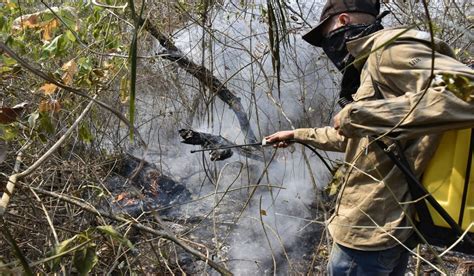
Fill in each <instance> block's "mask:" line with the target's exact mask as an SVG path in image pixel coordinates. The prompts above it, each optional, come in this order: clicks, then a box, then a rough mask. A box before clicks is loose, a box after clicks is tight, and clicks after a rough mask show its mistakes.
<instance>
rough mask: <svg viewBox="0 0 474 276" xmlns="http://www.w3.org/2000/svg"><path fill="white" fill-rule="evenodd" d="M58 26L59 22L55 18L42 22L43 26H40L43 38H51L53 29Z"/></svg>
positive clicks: (48, 39) (47, 39)
mask: <svg viewBox="0 0 474 276" xmlns="http://www.w3.org/2000/svg"><path fill="white" fill-rule="evenodd" d="M58 26H59V22H58V20H57V19H53V20H50V21H48V22H46V23H44V24H43V26H42V27H41V29H42V38H43V40H44V41H50V40H51V39H52V38H53V36H52V33H53V31H54V29H56V28H57V27H58Z"/></svg>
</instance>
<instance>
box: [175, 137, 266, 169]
mask: <svg viewBox="0 0 474 276" xmlns="http://www.w3.org/2000/svg"><path fill="white" fill-rule="evenodd" d="M179 135H180V136H181V138H183V141H181V143H184V144H189V145H201V146H202V147H203V148H205V149H214V148H219V147H224V146H234V145H236V144H235V143H233V142H231V141H229V140H228V139H226V138H224V137H222V136H220V135H213V134H209V133H204V132H198V131H194V130H192V129H180V130H179ZM232 150H235V151H236V152H237V153H238V154H239V155H242V156H244V157H248V158H250V159H254V160H258V161H263V152H262V151H261V148H257V147H239V148H234V149H225V150H212V151H211V152H210V157H211V160H212V161H218V160H224V159H227V158H230V157H231V156H232Z"/></svg>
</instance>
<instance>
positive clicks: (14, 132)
mask: <svg viewBox="0 0 474 276" xmlns="http://www.w3.org/2000/svg"><path fill="white" fill-rule="evenodd" d="M0 129H1V130H2V131H0V133H1V135H0V139H2V140H4V141H6V142H8V141H13V140H15V139H16V138H17V137H18V129H17V128H16V126H14V125H12V124H10V125H0Z"/></svg>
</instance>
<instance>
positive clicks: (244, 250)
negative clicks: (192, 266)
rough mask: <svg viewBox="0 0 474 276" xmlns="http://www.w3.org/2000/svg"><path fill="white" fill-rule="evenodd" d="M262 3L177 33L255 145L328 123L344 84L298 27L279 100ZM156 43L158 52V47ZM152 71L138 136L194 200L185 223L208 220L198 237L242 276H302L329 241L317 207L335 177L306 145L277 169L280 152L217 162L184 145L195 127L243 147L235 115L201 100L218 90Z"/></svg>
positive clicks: (171, 72)
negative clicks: (297, 275) (295, 273)
mask: <svg viewBox="0 0 474 276" xmlns="http://www.w3.org/2000/svg"><path fill="white" fill-rule="evenodd" d="M260 4H263V6H265V3H259V2H258V1H257V2H255V5H256V6H255V7H256V8H254V9H253V10H252V11H249V12H248V13H245V12H243V11H242V8H241V7H238V6H234V5H233V4H232V3H231V1H229V2H228V3H226V4H224V7H223V8H222V9H218V10H217V11H214V12H213V14H212V27H211V29H210V30H211V33H207V32H203V30H202V28H201V27H200V26H197V25H190V26H189V27H187V28H185V29H182V30H180V31H179V32H178V33H176V34H175V43H176V45H177V46H178V48H180V49H181V50H182V52H183V53H185V54H186V56H187V57H188V58H190V59H192V60H193V61H195V62H197V63H200V62H201V61H202V62H203V64H204V65H205V66H206V67H207V68H209V69H211V70H212V71H213V73H214V75H215V76H217V77H218V78H219V79H220V80H221V81H223V82H224V83H225V85H226V86H227V87H228V88H229V89H230V90H231V91H232V92H234V93H235V94H236V95H237V96H238V97H240V99H241V101H242V104H243V106H244V107H245V108H247V112H248V115H249V118H250V121H251V124H252V129H253V130H254V131H255V132H256V135H257V139H261V138H263V137H264V136H265V135H268V134H271V133H273V132H275V131H277V130H282V129H286V128H290V127H291V126H292V125H293V126H295V127H303V126H304V127H310V126H311V127H316V126H320V125H325V124H328V123H329V119H330V116H329V115H328V113H329V112H330V111H332V110H333V107H334V101H333V99H334V98H335V97H334V94H335V91H336V90H335V88H334V83H335V81H336V80H335V79H333V75H332V74H331V71H330V69H328V67H327V64H328V62H327V58H326V57H324V56H323V55H321V53H320V52H319V50H317V49H315V48H313V47H312V46H309V45H306V44H305V43H304V42H303V41H302V40H301V38H300V36H301V33H303V32H305V31H307V30H308V29H309V28H308V27H305V28H301V26H303V25H302V22H293V23H291V25H290V27H291V28H293V32H292V33H291V34H290V35H289V38H288V43H289V45H288V47H282V48H281V57H282V59H281V62H282V72H281V79H282V82H281V91H280V93H279V92H278V91H277V88H276V87H277V85H276V77H275V75H274V72H273V70H272V63H271V56H270V54H268V50H269V48H268V47H269V45H268V34H267V31H268V26H267V25H266V23H264V17H262V16H261V14H260V12H261V9H259V8H258V6H259V5H260ZM290 5H293V6H294V5H296V3H290ZM294 8H300V9H302V12H303V14H304V15H306V16H308V17H307V18H306V19H307V20H310V21H312V22H313V21H314V20H311V18H313V19H314V18H316V14H318V12H319V10H318V9H317V8H314V7H311V6H299V7H294ZM203 33H204V34H205V40H204V41H203V40H202V35H203ZM203 42H204V43H203ZM203 45H204V46H205V50H204V51H203V49H202V46H203ZM155 46H156V49H155V51H156V52H159V51H160V46H158V45H155ZM203 53H205V54H204V56H203ZM148 66H149V67H150V68H151V69H150V70H152V71H154V72H155V77H154V79H148V80H145V79H143V80H142V82H141V83H140V85H141V87H142V91H143V92H142V93H140V94H139V96H138V97H139V98H140V99H139V104H138V107H137V114H139V115H138V116H137V117H139V118H140V119H141V121H142V124H141V126H140V129H142V130H145V132H146V133H145V136H146V137H147V139H148V142H149V146H150V150H149V152H148V153H147V156H146V158H147V159H148V160H149V161H151V162H153V163H156V164H157V165H158V167H160V168H161V170H162V171H163V172H164V173H166V174H167V175H170V176H172V177H173V178H175V179H176V180H177V181H179V182H181V183H184V184H186V185H187V188H188V189H189V190H190V191H191V192H192V193H193V198H194V201H193V202H191V203H189V204H186V205H184V206H181V207H179V208H181V210H182V212H183V216H184V217H185V218H186V219H192V218H198V219H199V220H200V221H202V222H203V223H202V224H200V227H201V228H200V229H201V230H202V229H204V230H203V231H200V232H199V235H197V234H196V235H194V236H195V237H198V236H199V238H201V239H203V243H206V242H207V244H208V243H211V244H212V247H213V250H214V252H215V254H216V256H217V257H218V258H219V259H221V260H222V259H224V260H226V261H227V264H228V265H229V267H230V268H231V270H232V272H233V273H235V274H236V275H248V274H256V273H258V274H265V273H273V272H275V273H278V274H288V272H289V271H292V270H294V269H295V268H294V266H295V265H296V264H295V262H297V261H295V260H301V259H302V258H303V256H304V255H305V254H306V255H308V254H310V253H311V250H312V249H313V246H314V243H315V240H316V239H318V238H319V235H320V234H321V231H322V228H323V226H322V225H320V224H317V223H314V222H311V220H314V219H315V218H316V217H317V216H318V213H317V210H316V208H315V207H314V206H315V205H316V204H315V202H316V200H317V199H318V197H319V194H320V189H322V188H323V186H324V184H325V183H327V182H328V179H329V177H330V176H329V172H327V170H326V169H325V168H324V167H323V166H322V165H321V162H320V161H319V160H317V158H316V157H315V156H313V154H312V153H310V152H308V151H306V152H305V154H306V155H307V157H308V159H307V160H309V161H305V158H304V157H303V148H302V147H300V146H294V149H293V151H292V150H291V149H285V150H278V152H277V153H276V154H275V157H274V158H273V160H272V161H271V162H270V160H271V159H272V158H271V157H272V155H273V150H272V149H266V150H265V160H266V162H259V161H254V160H248V159H245V158H243V157H242V156H239V155H238V154H236V153H234V155H233V156H232V157H231V158H230V159H228V160H225V161H222V162H216V163H214V162H210V161H209V158H208V157H207V156H205V158H203V157H202V155H201V154H190V153H189V151H190V150H191V149H194V148H195V147H196V146H191V145H183V144H180V143H179V141H180V138H179V137H178V135H177V130H178V129H180V128H183V127H184V128H193V129H194V130H196V131H202V132H208V133H212V134H215V135H222V136H223V137H225V138H227V139H229V140H231V141H233V142H235V143H243V142H244V137H243V135H242V132H241V130H240V126H239V124H238V121H237V118H236V117H235V114H234V113H233V112H232V111H231V110H230V109H229V108H228V106H226V104H225V103H223V102H221V101H220V100H213V101H211V102H208V103H207V104H208V105H203V104H202V102H203V98H206V97H209V98H212V97H210V95H209V93H210V92H209V91H205V90H203V89H202V87H200V84H199V82H198V81H196V80H195V79H194V78H193V77H191V76H189V75H187V74H186V73H184V71H182V70H180V69H176V68H174V69H173V68H170V66H169V64H166V63H163V62H161V63H160V62H157V63H156V64H153V65H148ZM157 73H160V74H157ZM156 76H161V78H159V77H156ZM214 98H216V97H214ZM196 102H197V103H198V105H195V104H194V103H196ZM193 108H194V109H193ZM201 111H202V113H201ZM157 114H158V115H157ZM190 118H191V119H190ZM329 157H331V158H336V157H337V155H330V156H329ZM196 231H197V230H196Z"/></svg>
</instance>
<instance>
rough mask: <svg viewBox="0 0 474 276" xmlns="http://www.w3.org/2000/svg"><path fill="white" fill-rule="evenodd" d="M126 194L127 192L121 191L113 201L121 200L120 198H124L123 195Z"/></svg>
mask: <svg viewBox="0 0 474 276" xmlns="http://www.w3.org/2000/svg"><path fill="white" fill-rule="evenodd" d="M126 195H127V193H121V194H119V195H118V196H117V198H116V199H115V201H121V200H122V199H124V198H125V196H126Z"/></svg>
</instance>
